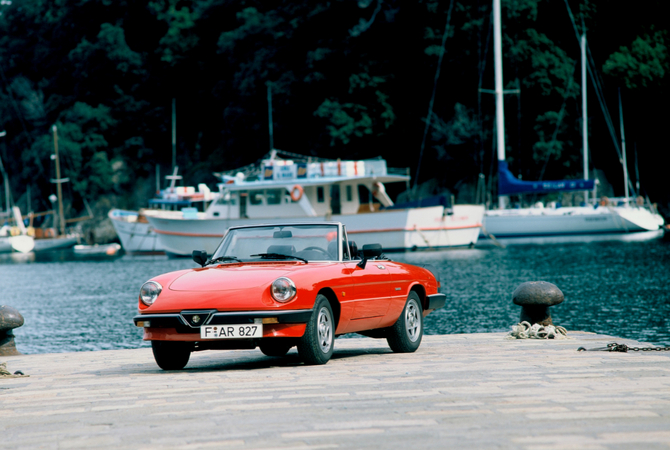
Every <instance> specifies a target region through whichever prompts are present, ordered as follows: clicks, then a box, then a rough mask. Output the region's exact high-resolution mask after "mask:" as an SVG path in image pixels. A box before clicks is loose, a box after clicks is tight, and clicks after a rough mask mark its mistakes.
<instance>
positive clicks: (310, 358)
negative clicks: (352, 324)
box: [298, 294, 335, 364]
mask: <svg viewBox="0 0 670 450" xmlns="http://www.w3.org/2000/svg"><path fill="white" fill-rule="evenodd" d="M334 347H335V322H334V321H333V309H332V308H331V307H330V303H329V302H328V299H327V298H326V297H325V296H323V295H321V294H319V295H317V296H316V301H315V302H314V312H313V313H312V317H311V318H310V319H309V322H308V323H307V328H306V329H305V334H304V335H303V337H301V338H300V340H299V341H298V354H299V355H300V358H301V359H302V360H303V361H304V362H305V364H326V363H327V362H328V360H329V359H330V357H331V356H333V348H334Z"/></svg>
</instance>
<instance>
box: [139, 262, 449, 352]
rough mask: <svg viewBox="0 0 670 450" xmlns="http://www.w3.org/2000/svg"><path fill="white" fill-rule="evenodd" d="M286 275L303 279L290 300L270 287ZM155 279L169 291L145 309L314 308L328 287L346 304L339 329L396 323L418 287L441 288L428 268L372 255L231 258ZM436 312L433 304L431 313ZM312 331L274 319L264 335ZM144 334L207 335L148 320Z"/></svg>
mask: <svg viewBox="0 0 670 450" xmlns="http://www.w3.org/2000/svg"><path fill="white" fill-rule="evenodd" d="M282 276H285V277H289V278H290V279H291V280H293V282H294V283H295V285H296V286H297V295H296V296H295V298H294V299H292V300H291V301H289V302H287V303H280V302H278V301H275V300H274V299H273V298H272V296H271V294H270V285H271V283H272V282H273V281H274V280H275V279H277V278H279V277H282ZM152 281H156V282H158V283H160V284H161V286H163V291H162V292H161V294H160V296H159V298H158V300H157V301H156V302H155V303H154V304H152V305H151V306H146V305H145V304H144V303H142V301H139V312H140V313H141V314H161V313H179V312H181V311H183V310H217V311H231V312H232V311H283V310H305V309H311V308H313V306H314V301H315V299H316V296H317V294H319V293H320V292H324V291H328V292H329V293H332V295H334V296H335V298H336V300H337V302H338V304H339V307H340V311H339V320H338V321H337V328H336V330H335V334H337V335H340V334H345V333H352V332H358V331H365V330H371V329H375V328H383V327H388V326H391V325H393V324H394V323H395V322H396V320H397V319H398V317H399V316H400V313H401V312H402V310H403V308H404V305H405V302H406V300H407V296H408V295H409V292H410V290H412V289H413V288H416V289H417V291H418V293H419V296H420V297H421V298H422V301H423V300H425V298H426V295H431V294H436V293H437V289H438V286H437V282H436V281H435V277H434V276H433V274H432V273H430V272H429V271H428V270H426V269H423V268H420V267H416V266H411V265H407V264H403V263H399V262H395V261H389V260H371V261H368V262H367V264H366V266H365V268H361V267H360V266H358V265H357V261H344V262H310V263H308V264H305V263H303V262H301V261H263V262H245V263H229V264H221V265H218V266H211V267H207V268H196V269H189V270H182V271H176V272H170V273H166V274H163V275H160V276H157V277H155V278H153V279H152ZM425 308H426V304H424V309H425ZM429 312H430V310H425V311H424V315H426V314H428V313H429ZM304 331H305V325H304V324H266V325H264V333H263V336H264V337H300V336H302V335H303V334H304ZM144 339H145V340H167V341H170V340H174V341H177V340H181V341H198V340H200V336H199V334H183V333H177V331H176V330H175V329H171V328H151V327H148V328H145V329H144Z"/></svg>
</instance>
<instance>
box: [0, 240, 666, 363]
mask: <svg viewBox="0 0 670 450" xmlns="http://www.w3.org/2000/svg"><path fill="white" fill-rule="evenodd" d="M390 256H391V258H392V259H395V260H398V261H404V262H409V263H414V264H426V263H429V264H432V265H434V266H436V267H438V268H439V271H440V275H441V278H442V286H443V288H442V291H443V292H444V293H445V294H447V298H448V300H447V305H446V307H445V308H444V309H441V310H439V311H436V312H434V313H432V314H431V315H429V316H428V317H427V319H426V321H425V331H426V333H427V334H452V333H480V332H501V331H509V330H510V326H512V325H514V324H516V323H517V322H518V320H519V313H520V308H519V307H518V306H516V305H514V304H513V303H512V292H513V291H514V289H515V288H516V287H517V286H518V285H519V284H521V283H523V282H525V281H538V280H543V281H548V282H550V283H554V284H555V285H557V286H558V287H559V288H560V289H561V290H562V291H563V293H564V295H565V301H564V302H563V303H562V304H561V305H557V306H555V307H553V308H552V311H553V312H552V317H553V319H554V323H555V324H558V325H563V326H564V327H566V328H567V329H568V330H584V331H592V332H596V333H603V334H610V335H614V336H620V337H625V338H631V339H636V340H639V341H642V342H649V343H652V344H656V345H670V293H669V292H668V288H669V284H670V283H668V280H669V275H670V242H668V241H664V240H661V239H656V240H651V241H646V242H620V241H595V242H588V241H587V242H578V243H562V244H544V245H510V246H507V248H505V249H501V248H497V247H493V246H491V247H482V248H474V249H464V250H447V251H440V252H420V253H406V254H392V255H390ZM70 259H71V258H70V257H69V256H68V254H67V253H53V254H48V255H46V256H39V257H35V256H34V255H15V254H13V255H0V292H1V297H0V305H8V306H12V307H14V308H16V309H17V310H18V311H20V312H21V314H22V315H23V317H24V318H25V324H24V325H23V326H22V327H21V328H18V329H16V330H15V331H14V333H15V335H16V343H17V347H18V349H19V351H21V352H23V353H27V354H30V353H51V352H71V351H89V350H106V349H122V348H138V347H145V346H147V343H145V342H143V341H142V339H141V335H142V333H141V330H139V329H138V328H136V327H135V326H134V325H133V323H132V318H133V316H134V315H135V314H136V308H137V296H138V292H139V288H140V286H141V285H142V283H143V282H144V281H146V280H147V279H149V278H151V277H153V276H155V275H157V274H159V273H163V272H167V271H172V270H179V269H184V268H191V267H194V266H195V263H193V262H192V261H191V260H189V259H168V258H167V257H164V256H152V257H131V256H123V257H121V258H119V259H116V260H113V261H92V260H88V261H87V260H77V261H72V260H70Z"/></svg>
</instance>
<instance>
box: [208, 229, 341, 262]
mask: <svg viewBox="0 0 670 450" xmlns="http://www.w3.org/2000/svg"><path fill="white" fill-rule="evenodd" d="M343 243H344V244H346V231H345V230H344V227H343V225H342V224H340V223H329V222H324V223H318V224H315V223H281V224H263V225H247V226H240V227H231V228H229V229H228V231H227V232H226V234H225V235H224V237H223V239H222V240H221V242H220V243H219V246H218V247H217V248H216V250H215V252H214V254H213V255H212V257H211V260H212V261H214V260H216V259H217V258H224V260H223V261H224V263H239V262H258V261H265V262H267V261H289V262H301V261H302V262H304V263H310V262H339V261H342V260H343V257H344V259H348V258H347V256H349V252H348V247H346V249H347V250H346V252H344V249H343V245H342V244H343ZM346 245H347V246H348V244H346ZM333 247H334V248H333ZM318 249H320V250H318ZM232 257H234V258H235V259H236V260H237V261H236V260H235V259H233V258H232ZM226 259H228V260H226Z"/></svg>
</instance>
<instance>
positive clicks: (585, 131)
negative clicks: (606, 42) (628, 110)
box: [580, 34, 595, 204]
mask: <svg viewBox="0 0 670 450" xmlns="http://www.w3.org/2000/svg"><path fill="white" fill-rule="evenodd" d="M580 44H581V45H580V47H581V53H582V149H583V153H584V155H583V156H584V179H585V180H588V179H589V126H588V120H589V116H588V113H587V109H586V107H587V105H586V83H587V80H586V34H582V39H581V41H580ZM594 200H595V198H594ZM584 203H586V204H588V203H589V191H584Z"/></svg>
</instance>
